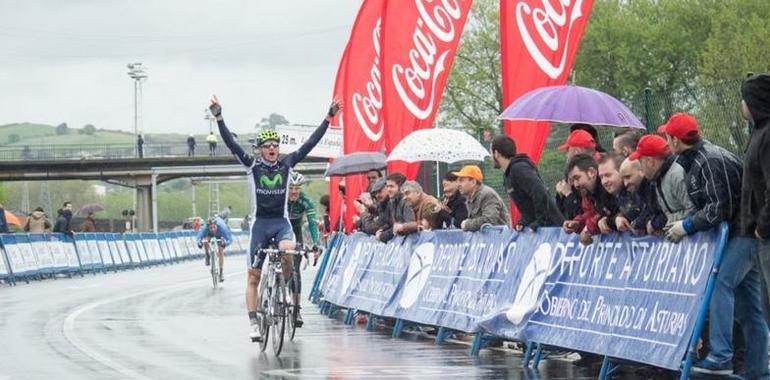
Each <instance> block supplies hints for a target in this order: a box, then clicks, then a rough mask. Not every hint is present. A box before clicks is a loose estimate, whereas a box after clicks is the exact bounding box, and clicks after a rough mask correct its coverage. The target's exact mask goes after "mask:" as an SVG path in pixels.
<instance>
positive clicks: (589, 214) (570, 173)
mask: <svg viewBox="0 0 770 380" xmlns="http://www.w3.org/2000/svg"><path fill="white" fill-rule="evenodd" d="M566 174H567V178H569V179H570V181H571V182H572V184H573V186H575V189H576V190H577V191H578V192H579V193H580V196H581V198H580V206H581V212H580V213H579V214H578V215H577V216H575V217H574V218H573V219H571V220H566V221H565V222H564V224H563V228H564V232H566V233H578V234H580V242H581V243H583V244H591V242H592V241H593V239H592V238H591V236H592V235H596V234H599V233H600V230H599V219H601V217H602V214H601V213H600V212H599V211H600V210H601V208H600V207H601V204H602V203H603V202H605V200H606V199H607V198H609V197H610V196H609V194H607V191H606V190H605V189H604V187H602V185H601V182H600V180H599V169H598V165H597V164H596V160H594V158H593V157H591V156H589V155H586V154H579V155H577V156H575V157H572V159H570V160H569V163H568V164H567V171H566Z"/></svg>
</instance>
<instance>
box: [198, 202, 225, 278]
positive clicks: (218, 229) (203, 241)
mask: <svg viewBox="0 0 770 380" xmlns="http://www.w3.org/2000/svg"><path fill="white" fill-rule="evenodd" d="M211 238H216V239H217V242H218V243H217V245H218V247H217V259H218V260H219V282H224V281H225V276H224V270H223V269H224V265H225V247H227V246H228V245H230V244H231V243H232V242H233V235H232V234H231V233H230V228H229V227H227V224H226V223H225V221H224V220H222V218H219V217H216V216H215V217H213V218H211V219H209V220H208V221H207V222H206V227H205V228H201V229H200V230H199V231H198V248H203V249H204V251H205V252H206V266H209V265H211V263H210V260H211V256H210V252H209V244H208V242H209V239H211Z"/></svg>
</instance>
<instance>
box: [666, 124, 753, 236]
mask: <svg viewBox="0 0 770 380" xmlns="http://www.w3.org/2000/svg"><path fill="white" fill-rule="evenodd" d="M658 132H659V133H665V134H666V138H667V140H668V144H669V146H670V147H671V150H673V151H674V153H677V154H679V158H678V159H677V162H679V164H680V165H682V168H684V171H685V183H686V184H687V192H688V193H689V194H690V200H692V202H693V204H694V205H695V209H696V210H697V211H696V212H695V213H694V214H693V215H692V216H688V217H687V218H685V219H684V220H680V221H674V222H671V221H669V225H668V226H667V228H666V237H667V238H668V239H670V240H673V241H679V240H680V239H682V238H683V237H684V236H686V235H689V234H692V233H695V232H697V231H705V230H708V229H711V228H714V227H716V226H718V225H719V223H721V222H723V221H726V222H728V223H729V224H730V230H731V231H738V228H737V227H738V222H739V217H740V213H739V212H738V211H739V208H740V196H741V194H740V189H741V176H742V174H743V164H742V163H741V160H740V159H739V158H738V157H737V156H736V155H734V154H732V153H730V152H729V151H727V150H726V149H724V148H722V147H718V146H716V145H713V144H711V143H710V142H708V141H706V140H703V139H702V138H701V135H700V128H699V126H698V121H697V120H695V118H694V117H693V116H691V115H688V114H686V113H678V114H675V115H673V116H671V118H670V119H669V120H668V122H667V123H666V124H664V125H662V126H661V127H660V128H659V129H658Z"/></svg>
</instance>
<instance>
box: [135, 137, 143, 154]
mask: <svg viewBox="0 0 770 380" xmlns="http://www.w3.org/2000/svg"><path fill="white" fill-rule="evenodd" d="M136 149H137V152H139V158H143V157H144V137H142V134H141V133H140V134H139V135H138V136H137V137H136Z"/></svg>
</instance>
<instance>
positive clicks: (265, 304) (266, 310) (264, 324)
mask: <svg viewBox="0 0 770 380" xmlns="http://www.w3.org/2000/svg"><path fill="white" fill-rule="evenodd" d="M260 302H261V303H262V307H261V311H260V313H261V316H262V318H260V320H259V333H260V335H262V342H260V343H259V350H260V351H262V352H265V350H266V349H267V339H268V338H269V336H268V334H269V333H270V323H272V322H271V320H272V317H271V315H272V310H271V306H270V304H271V302H270V289H269V288H268V287H267V286H264V287H262V291H261V296H260Z"/></svg>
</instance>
